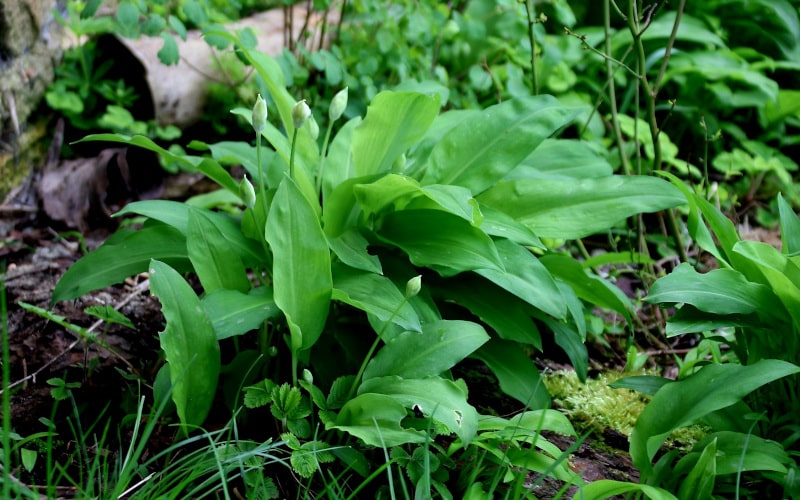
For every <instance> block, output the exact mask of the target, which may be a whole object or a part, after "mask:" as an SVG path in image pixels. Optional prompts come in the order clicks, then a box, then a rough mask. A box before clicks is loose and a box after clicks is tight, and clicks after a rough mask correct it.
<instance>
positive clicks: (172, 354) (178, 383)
mask: <svg viewBox="0 0 800 500" xmlns="http://www.w3.org/2000/svg"><path fill="white" fill-rule="evenodd" d="M149 272H150V289H151V291H152V293H153V295H155V296H157V297H158V299H159V301H160V302H161V310H162V312H163V314H164V318H165V319H166V323H167V324H166V327H165V328H164V331H163V332H161V333H160V334H159V341H160V342H161V348H162V349H163V350H164V354H165V355H166V358H167V362H168V363H169V365H170V381H171V382H172V400H173V401H174V402H175V406H176V408H177V410H178V417H179V418H180V420H181V423H182V424H183V425H184V426H188V427H185V428H184V432H186V433H188V431H189V430H191V429H190V428H191V427H194V426H199V425H202V424H203V421H204V420H205V419H206V416H207V415H208V412H209V410H210V409H211V405H212V404H213V402H214V397H215V395H216V389H217V381H218V379H219V372H220V352H219V345H218V344H217V337H216V334H215V333H214V327H213V325H212V324H211V321H210V320H209V319H208V316H206V314H205V311H204V310H203V308H202V306H201V304H200V300H199V299H198V298H197V296H196V295H195V294H194V291H193V290H192V287H191V286H189V284H188V283H187V282H186V281H185V280H184V279H183V278H182V277H181V275H180V274H178V273H177V272H176V271H175V270H174V269H172V268H171V267H169V266H168V265H167V264H165V263H163V262H159V261H157V260H153V261H151V263H150V268H149Z"/></svg>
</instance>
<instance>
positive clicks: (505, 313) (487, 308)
mask: <svg viewBox="0 0 800 500" xmlns="http://www.w3.org/2000/svg"><path fill="white" fill-rule="evenodd" d="M433 294H434V296H436V297H441V299H443V300H448V301H453V302H455V303H456V304H458V305H460V306H462V307H464V308H466V309H467V310H468V311H469V312H470V313H471V314H474V315H475V316H477V317H478V318H479V319H480V320H481V321H483V322H484V323H486V324H487V325H488V326H489V327H491V328H492V329H493V330H494V331H495V332H497V335H498V336H499V337H500V338H502V339H505V340H513V341H516V342H519V343H521V344H528V345H531V346H533V347H535V348H536V349H538V350H541V349H542V338H541V336H540V335H539V329H538V328H537V327H536V323H534V322H533V319H532V318H531V317H532V315H533V311H534V307H533V306H531V305H530V304H528V303H527V302H525V301H523V300H522V299H520V298H519V297H517V296H515V295H512V294H511V293H509V292H507V291H506V290H504V289H502V288H500V287H498V286H497V285H495V284H494V283H490V282H489V281H487V280H485V279H482V278H479V277H477V276H473V275H464V276H457V277H454V278H450V279H448V280H447V281H445V282H444V283H442V284H441V286H438V285H435V286H434V287H433Z"/></svg>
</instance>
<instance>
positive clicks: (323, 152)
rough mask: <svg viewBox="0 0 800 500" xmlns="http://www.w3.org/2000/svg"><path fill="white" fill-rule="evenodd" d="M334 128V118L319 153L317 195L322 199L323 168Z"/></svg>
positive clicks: (326, 131) (329, 124)
mask: <svg viewBox="0 0 800 500" xmlns="http://www.w3.org/2000/svg"><path fill="white" fill-rule="evenodd" d="M332 130H333V120H330V121H329V123H328V129H327V130H325V139H323V140H322V149H321V150H320V154H319V169H317V196H319V197H320V200H321V199H322V169H323V168H324V166H325V160H326V159H327V158H328V141H330V139H331V131H332Z"/></svg>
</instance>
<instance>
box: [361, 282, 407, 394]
mask: <svg viewBox="0 0 800 500" xmlns="http://www.w3.org/2000/svg"><path fill="white" fill-rule="evenodd" d="M406 302H408V297H403V301H402V302H400V304H399V305H398V306H397V308H395V310H394V311H392V314H391V316H389V319H387V320H386V322H385V323H384V324H383V328H381V331H380V332H378V335H377V336H376V337H375V341H374V342H373V343H372V345H371V346H370V348H369V351H367V355H366V356H364V361H362V362H361V366H360V367H359V369H358V373H357V374H356V378H355V379H353V384H352V385H351V386H350V390H349V391H348V392H347V401H349V400H350V398H352V397H353V394H355V392H356V388H357V387H358V384H359V381H360V380H361V377H362V376H363V375H364V371H365V370H366V369H367V363H369V360H370V359H372V355H373V353H375V349H377V348H378V344H379V343H380V341H381V339H382V338H383V334H384V333H386V328H388V327H389V325H390V324H391V322H392V320H393V319H394V318H395V316H397V315H398V314H399V313H400V309H401V308H402V307H403V306H404V305H405V303H406Z"/></svg>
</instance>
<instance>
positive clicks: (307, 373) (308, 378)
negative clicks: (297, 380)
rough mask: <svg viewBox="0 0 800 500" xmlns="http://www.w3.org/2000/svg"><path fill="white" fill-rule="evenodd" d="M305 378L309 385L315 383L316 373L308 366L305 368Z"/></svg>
mask: <svg viewBox="0 0 800 500" xmlns="http://www.w3.org/2000/svg"><path fill="white" fill-rule="evenodd" d="M303 380H305V381H306V382H307V383H308V384H309V385H311V384H313V383H314V375H312V374H311V372H310V371H309V370H308V368H303Z"/></svg>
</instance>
